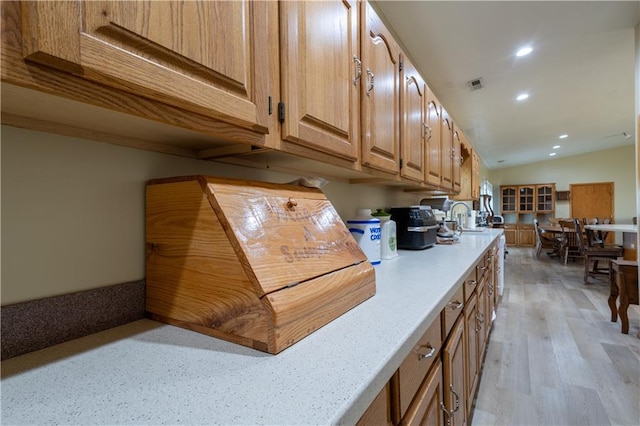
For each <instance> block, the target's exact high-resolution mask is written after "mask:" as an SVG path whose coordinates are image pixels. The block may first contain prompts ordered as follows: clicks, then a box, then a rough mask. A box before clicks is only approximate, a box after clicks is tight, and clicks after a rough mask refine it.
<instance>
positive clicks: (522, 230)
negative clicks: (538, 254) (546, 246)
mask: <svg viewBox="0 0 640 426" xmlns="http://www.w3.org/2000/svg"><path fill="white" fill-rule="evenodd" d="M516 245H517V246H519V247H534V246H535V245H536V230H535V227H534V226H533V224H528V223H527V224H518V239H517V242H516Z"/></svg>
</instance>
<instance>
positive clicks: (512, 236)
mask: <svg viewBox="0 0 640 426" xmlns="http://www.w3.org/2000/svg"><path fill="white" fill-rule="evenodd" d="M517 232H518V231H517V225H515V224H505V225H504V238H505V240H506V243H507V246H515V245H516V243H517V241H518V237H517Z"/></svg>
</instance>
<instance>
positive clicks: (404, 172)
mask: <svg viewBox="0 0 640 426" xmlns="http://www.w3.org/2000/svg"><path fill="white" fill-rule="evenodd" d="M401 78H402V98H401V99H402V101H401V105H402V109H401V116H402V136H401V141H400V147H401V153H402V154H401V158H402V165H401V168H400V175H401V176H402V177H404V178H407V179H411V180H413V181H416V182H420V183H422V182H424V180H425V159H426V157H425V139H426V135H427V133H428V132H427V130H426V128H425V118H424V115H425V114H424V107H425V105H426V102H425V87H426V86H425V83H424V80H422V77H421V76H420V74H419V73H418V71H417V70H416V69H415V67H414V66H413V64H412V63H411V62H410V61H409V60H408V59H407V58H403V66H402V74H401Z"/></svg>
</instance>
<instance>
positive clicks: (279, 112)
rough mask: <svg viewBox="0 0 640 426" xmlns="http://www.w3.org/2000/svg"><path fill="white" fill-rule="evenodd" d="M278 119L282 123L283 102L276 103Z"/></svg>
mask: <svg viewBox="0 0 640 426" xmlns="http://www.w3.org/2000/svg"><path fill="white" fill-rule="evenodd" d="M278 121H279V122H280V123H284V102H279V103H278Z"/></svg>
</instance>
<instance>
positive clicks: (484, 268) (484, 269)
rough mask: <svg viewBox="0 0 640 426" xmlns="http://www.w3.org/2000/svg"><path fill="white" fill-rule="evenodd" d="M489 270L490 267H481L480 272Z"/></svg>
mask: <svg viewBox="0 0 640 426" xmlns="http://www.w3.org/2000/svg"><path fill="white" fill-rule="evenodd" d="M487 269H489V267H488V266H481V267H480V270H481V271H486V270H487Z"/></svg>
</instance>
